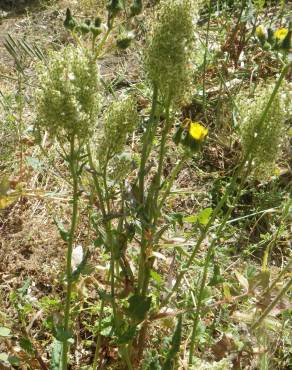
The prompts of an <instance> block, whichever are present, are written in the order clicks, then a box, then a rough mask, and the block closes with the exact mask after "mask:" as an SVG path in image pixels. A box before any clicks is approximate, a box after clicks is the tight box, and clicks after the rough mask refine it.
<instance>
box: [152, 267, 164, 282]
mask: <svg viewBox="0 0 292 370" xmlns="http://www.w3.org/2000/svg"><path fill="white" fill-rule="evenodd" d="M150 275H151V277H152V279H153V280H155V281H156V283H157V284H158V285H161V284H162V281H163V280H162V277H161V276H160V275H159V274H158V273H157V272H156V271H154V270H151V271H150Z"/></svg>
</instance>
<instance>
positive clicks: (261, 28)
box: [256, 25, 267, 39]
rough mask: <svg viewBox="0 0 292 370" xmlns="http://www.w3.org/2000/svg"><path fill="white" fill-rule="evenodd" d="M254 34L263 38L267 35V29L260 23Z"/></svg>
mask: <svg viewBox="0 0 292 370" xmlns="http://www.w3.org/2000/svg"><path fill="white" fill-rule="evenodd" d="M256 35H257V37H258V38H259V39H263V38H266V37H267V30H266V29H265V27H264V26H262V25H260V26H258V27H257V28H256Z"/></svg>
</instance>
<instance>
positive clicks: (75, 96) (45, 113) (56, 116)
mask: <svg viewBox="0 0 292 370" xmlns="http://www.w3.org/2000/svg"><path fill="white" fill-rule="evenodd" d="M37 71H38V81H39V86H40V87H39V89H38V91H37V93H36V108H37V116H36V124H35V125H36V128H37V129H39V131H42V130H47V131H48V132H49V133H50V134H51V135H52V136H53V137H57V138H58V139H59V140H66V139H68V138H71V137H72V135H76V136H78V138H80V139H81V138H87V137H89V135H90V133H91V129H92V128H93V126H94V124H95V122H96V119H97V114H98V108H99V102H100V95H99V91H98V89H99V71H98V67H97V65H96V63H94V62H93V61H92V60H91V59H90V57H89V56H88V55H87V54H86V53H85V51H84V50H81V49H78V48H75V47H68V48H66V49H64V50H63V51H62V52H53V53H51V55H50V57H49V61H48V63H46V64H45V63H41V64H40V65H39V66H38V69H37Z"/></svg>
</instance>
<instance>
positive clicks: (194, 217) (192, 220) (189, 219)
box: [183, 215, 198, 224]
mask: <svg viewBox="0 0 292 370" xmlns="http://www.w3.org/2000/svg"><path fill="white" fill-rule="evenodd" d="M183 221H184V222H189V223H191V224H195V223H196V222H197V221H198V216H197V215H192V216H187V217H184V218H183Z"/></svg>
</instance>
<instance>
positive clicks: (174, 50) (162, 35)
mask: <svg viewBox="0 0 292 370" xmlns="http://www.w3.org/2000/svg"><path fill="white" fill-rule="evenodd" d="M194 14H195V13H194V8H193V6H192V2H191V0H168V1H164V2H163V4H162V8H161V10H160V13H159V14H158V20H157V22H156V23H155V25H154V28H153V32H152V36H151V37H150V39H149V41H148V44H147V47H146V51H145V70H146V73H147V76H148V78H149V80H150V82H151V84H152V85H153V86H154V87H155V86H156V88H157V89H158V91H159V95H160V97H161V98H162V99H163V100H164V101H170V100H172V101H173V102H177V101H180V100H183V98H184V96H185V93H186V92H187V91H188V88H189V86H190V82H191V54H192V49H193V47H192V46H193V43H194Z"/></svg>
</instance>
